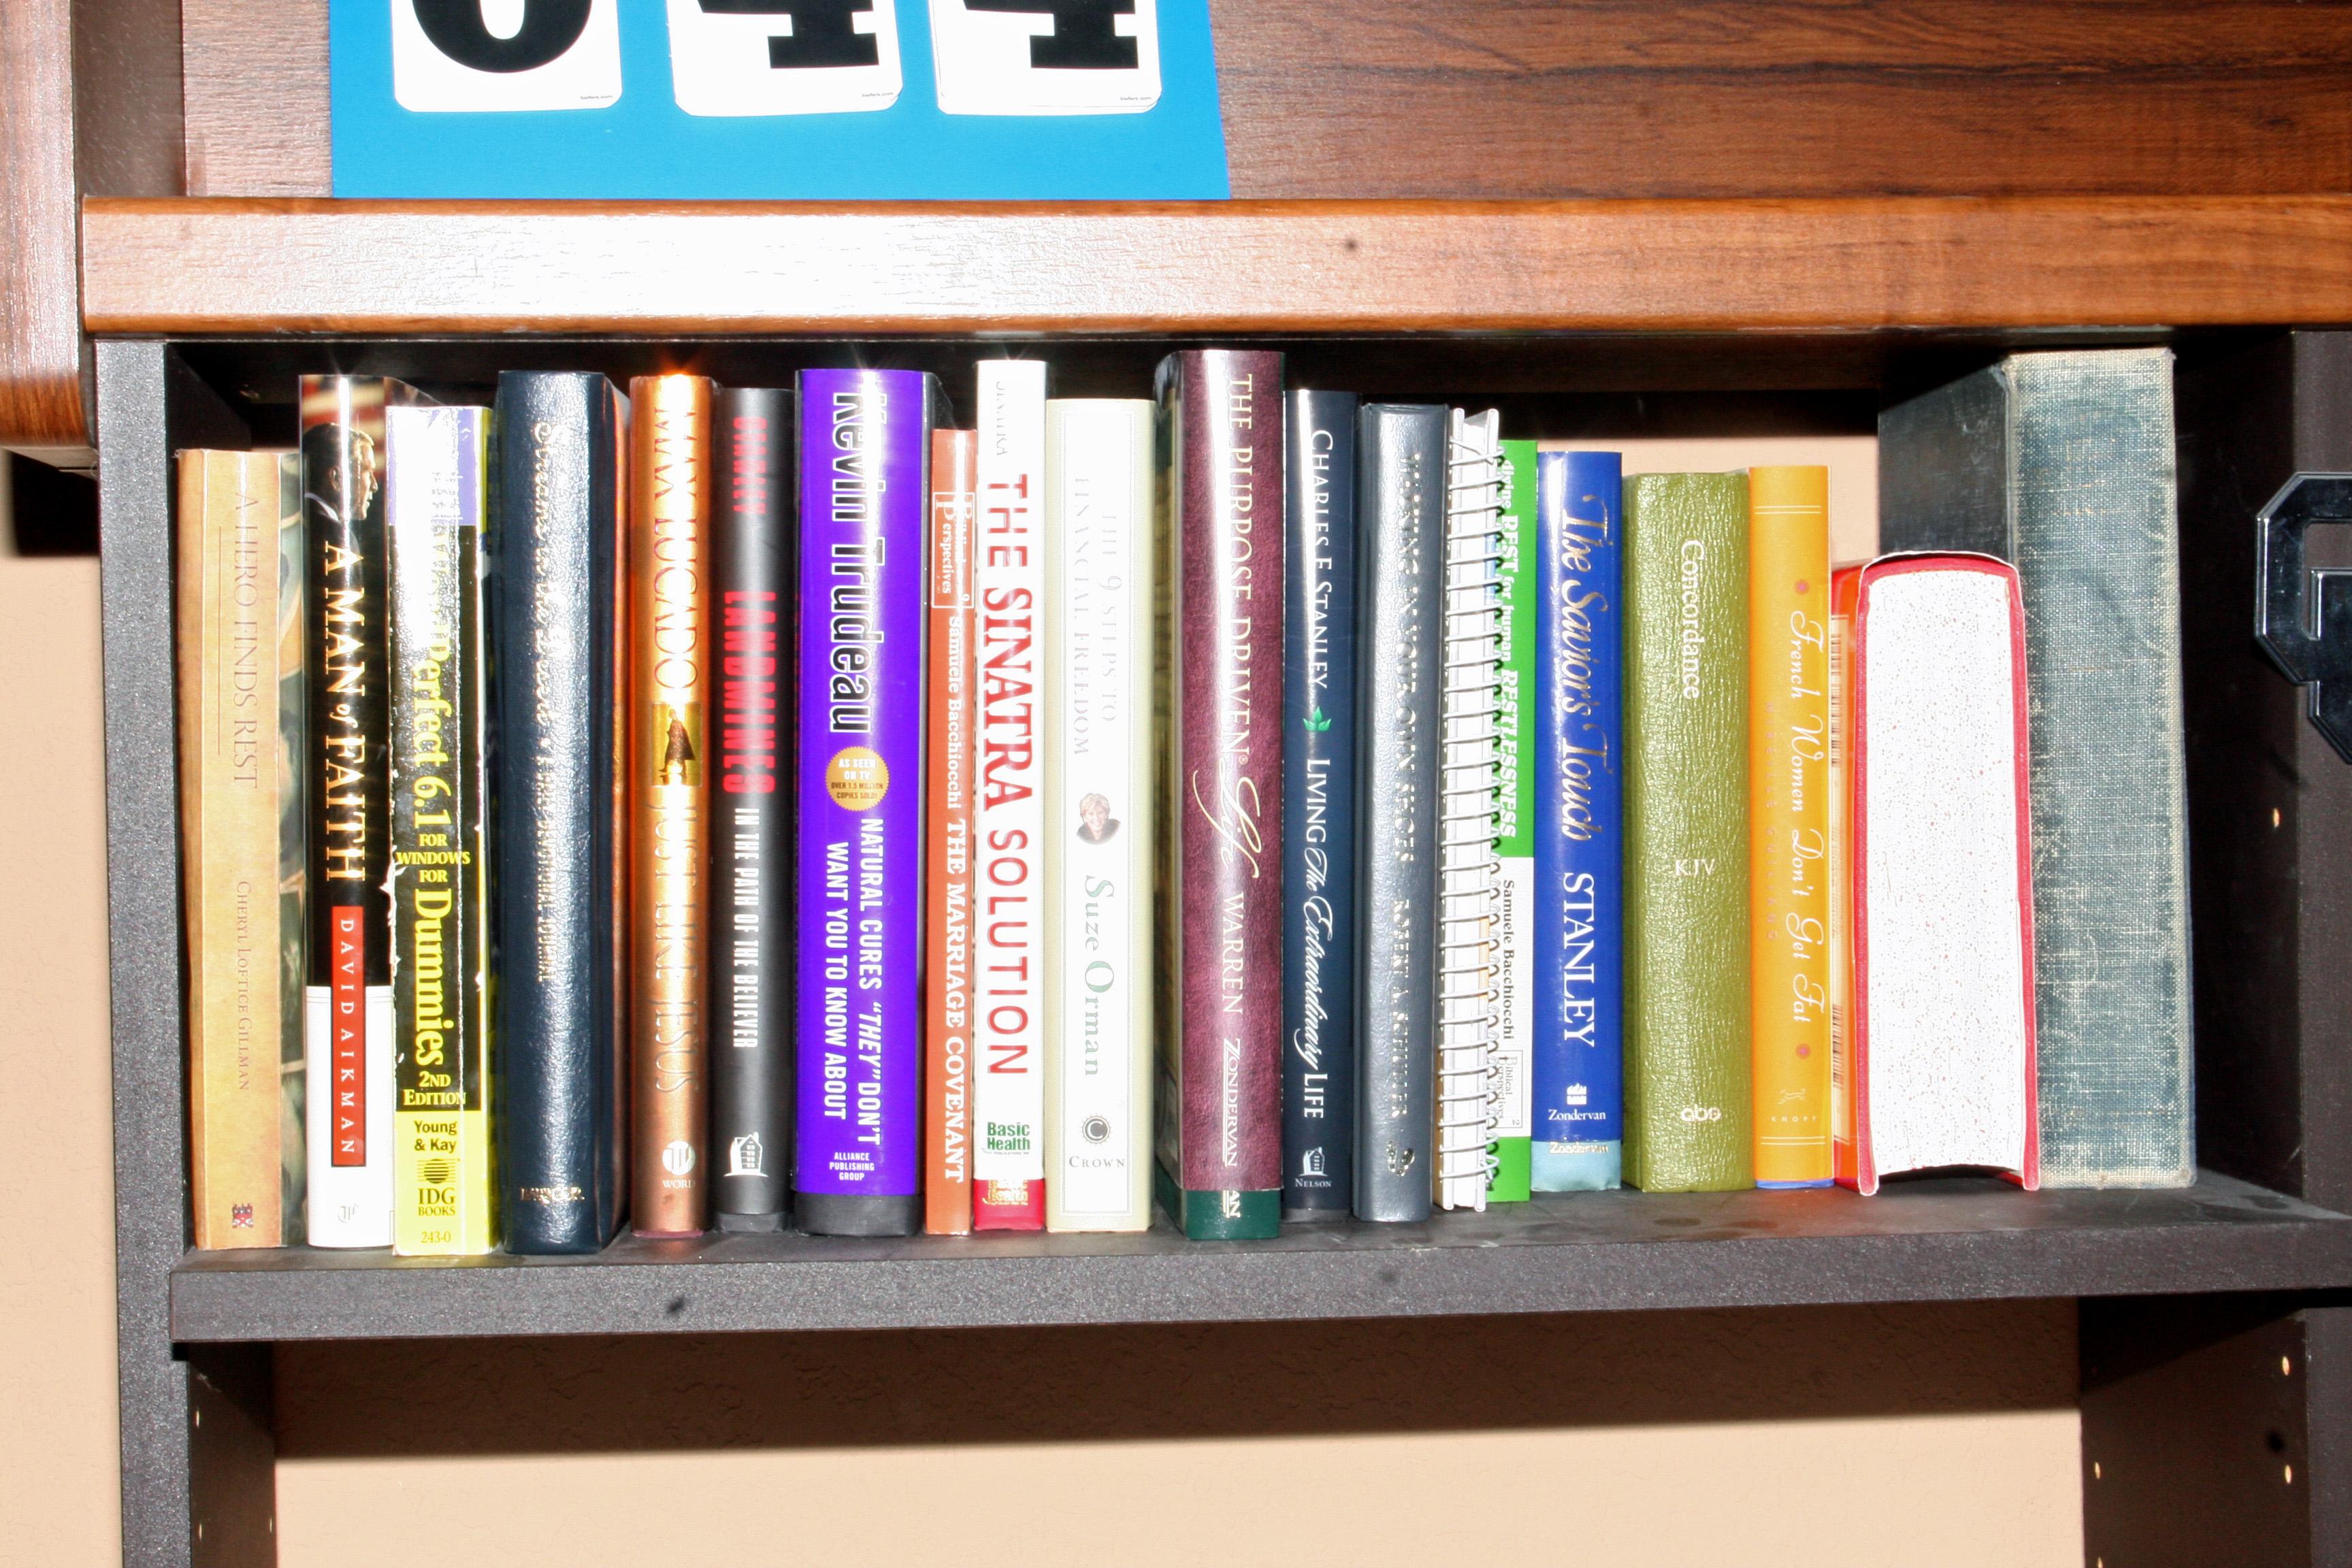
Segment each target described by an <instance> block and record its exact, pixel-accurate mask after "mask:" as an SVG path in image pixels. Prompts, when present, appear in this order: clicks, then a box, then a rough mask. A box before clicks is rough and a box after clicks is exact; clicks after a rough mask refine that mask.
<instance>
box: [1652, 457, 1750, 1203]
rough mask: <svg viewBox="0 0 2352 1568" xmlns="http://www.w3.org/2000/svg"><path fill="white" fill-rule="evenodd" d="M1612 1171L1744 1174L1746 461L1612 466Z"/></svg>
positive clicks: (1687, 1176)
mask: <svg viewBox="0 0 2352 1568" xmlns="http://www.w3.org/2000/svg"><path fill="white" fill-rule="evenodd" d="M1624 593H1625V753H1626V755H1625V763H1626V769H1625V1002H1626V1012H1625V1182H1626V1184H1627V1185H1629V1186H1636V1187H1640V1188H1643V1190H1644V1191H1647V1192H1654V1193H1666V1192H1720V1191H1724V1190H1726V1189H1728V1188H1734V1187H1746V1186H1752V1185H1753V1184H1755V1169H1754V1165H1753V1152H1752V1150H1751V1149H1750V1147H1749V1136H1748V1132H1749V1121H1750V1110H1749V1103H1748V1100H1749V1073H1750V1064H1749V1061H1748V476H1747V475H1745V474H1740V473H1732V474H1641V475H1629V476H1628V477H1627V479H1626V480H1625V589H1624Z"/></svg>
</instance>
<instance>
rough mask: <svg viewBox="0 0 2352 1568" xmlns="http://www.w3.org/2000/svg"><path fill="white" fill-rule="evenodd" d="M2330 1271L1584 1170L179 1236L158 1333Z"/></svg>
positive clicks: (1860, 1288) (1205, 1318) (1934, 1202)
mask: <svg viewBox="0 0 2352 1568" xmlns="http://www.w3.org/2000/svg"><path fill="white" fill-rule="evenodd" d="M2347 1287H2352V1219H2347V1218H2346V1217H2345V1216H2343V1215H2335V1214H2330V1213H2327V1212H2326V1211H2324V1210H2321V1209H2316V1208H2313V1207H2311V1206H2309V1205H2305V1204H2302V1203H2299V1202H2296V1201H2295V1200H2294V1199H2291V1198H2285V1197H2281V1196H2279V1195H2277V1194H2272V1193H2267V1192H2264V1191H2263V1190H2262V1189H2260V1188H2258V1187H2253V1186H2251V1185H2249V1184H2246V1183H2243V1182H2239V1181H2234V1180H2232V1179H2231V1178H2229V1177H2226V1176H2218V1175H2213V1174H2210V1173H2208V1174H2205V1175H2203V1176H2202V1177H2201V1178H2200V1181H2199V1182H2198V1184H2196V1185H2195V1186H2193V1187H2189V1188H2186V1189H2177V1190H2171V1191H2162V1192H2051V1193H2021V1192H2019V1191H2017V1190H2015V1189H2014V1188H2011V1187H2008V1186H2005V1185H2002V1184H2000V1183H1997V1182H1994V1181H1992V1180H1990V1178H1984V1179H1972V1180H1971V1179H1955V1180H1937V1181H1929V1182H1922V1183H1911V1184H1896V1185H1895V1186H1892V1187H1890V1188H1888V1189H1887V1190H1886V1191H1885V1193H1884V1194H1881V1195H1880V1196H1878V1197H1875V1198H1860V1197H1856V1196H1854V1195H1853V1194H1850V1193H1844V1192H1837V1191H1828V1192H1770V1193H1768V1192H1740V1193H1710V1194H1679V1195H1677V1194H1643V1193H1587V1194H1563V1195H1557V1196H1549V1195H1548V1196H1544V1197H1539V1198H1538V1199H1537V1200H1536V1201H1534V1202H1533V1203H1529V1204H1522V1205H1511V1206H1509V1207H1507V1208H1498V1209H1496V1210H1494V1211H1492V1212H1490V1213H1487V1214H1485V1215H1471V1214H1461V1215H1440V1216H1438V1217H1437V1218H1436V1219H1434V1220H1433V1221H1431V1222H1429V1223H1428V1224H1425V1225H1409V1226H1371V1225H1355V1224H1349V1225H1340V1226H1329V1227H1313V1226H1299V1227H1293V1228H1291V1229H1289V1230H1286V1232H1284V1234H1283V1235H1282V1236H1281V1237H1279V1238H1278V1239H1276V1240H1273V1241H1265V1242H1248V1243H1239V1242H1226V1243H1214V1244H1210V1243H1193V1242H1187V1241H1184V1240H1182V1239H1181V1238H1180V1237H1177V1236H1175V1235H1173V1234H1172V1233H1171V1232H1170V1231H1169V1230H1168V1229H1167V1228H1166V1226H1165V1224H1164V1222H1163V1223H1162V1225H1161V1226H1160V1227H1159V1228H1155V1229H1154V1230H1152V1231H1150V1232H1148V1233H1146V1234H1144V1235H1140V1236H1035V1235H1032V1236H983V1237H908V1238H905V1239H898V1240H887V1241H847V1240H837V1239H821V1238H818V1237H803V1236H771V1237H754V1236H740V1235H737V1236H724V1237H719V1236H714V1237H706V1238H704V1239H703V1240H700V1241H694V1242H670V1241H663V1242H653V1241H638V1240H635V1239H630V1238H623V1239H622V1240H621V1241H619V1242H617V1243H615V1244H614V1246H613V1247H609V1248H607V1249H606V1250H605V1251H604V1253H603V1254H602V1255H601V1256H599V1257H595V1258H508V1257H494V1258H478V1259H468V1260H466V1261H463V1262H444V1261H436V1260H432V1259H425V1258H393V1257H392V1256H391V1255H390V1254H389V1253H383V1252H373V1253H334V1252H319V1251H312V1250H310V1249H308V1248H302V1247H295V1248H289V1249H286V1250H283V1251H268V1252H215V1253H192V1254H190V1255H188V1257H187V1258H185V1259H184V1261H183V1262H182V1263H181V1264H180V1266H179V1267H178V1268H175V1269H174V1270H173V1274H172V1280H171V1302H172V1310H171V1317H172V1337H173V1339H175V1340H182V1341H262V1340H273V1341H274V1340H305V1339H345V1340H348V1339H407V1338H432V1337H495V1336H507V1335H534V1334H574V1333H671V1332H711V1331H786V1330H819V1329H851V1328H864V1329H874V1328H959V1327H975V1326H990V1325H1006V1324H1021V1323H1123V1322H1209V1321H1240V1320H1273V1319H1291V1318H1364V1317H1414V1316H1431V1315H1454V1314H1474V1313H1502V1312H1562V1311H1627V1310H1645V1309H1655V1308H1696V1307H1748V1306H1792V1305H1806V1304H1815V1303H1830V1302H1885V1301H1936V1300H1990V1299H1995V1298H2021V1297H2055V1296H2101V1295H2163V1294H2173V1293H2188V1292H2198V1291H2226V1290H2294V1291H2302V1290H2318V1289H2344V1288H2347Z"/></svg>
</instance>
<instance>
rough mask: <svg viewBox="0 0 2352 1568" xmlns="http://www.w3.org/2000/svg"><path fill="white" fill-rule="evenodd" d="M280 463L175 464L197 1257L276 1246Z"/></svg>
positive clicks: (255, 456)
mask: <svg viewBox="0 0 2352 1568" xmlns="http://www.w3.org/2000/svg"><path fill="white" fill-rule="evenodd" d="M293 461H294V459H293V457H292V455H291V454H284V453H278V452H207V451H185V452H182V453H181V454H180V455H179V489H180V529H179V557H180V558H179V573H178V575H179V583H178V594H179V605H180V614H179V637H180V644H179V649H178V662H179V671H178V673H179V684H180V795H181V807H180V828H181V837H182V844H183V846H184V857H183V860H182V866H183V886H182V898H183V902H184V909H185V911H186V920H187V942H188V1149H189V1171H188V1178H189V1206H190V1209H191V1212H192V1215H193V1218H194V1222H195V1245H196V1246H197V1247H200V1248H205V1249H211V1248H215V1247H276V1246H278V1245H279V1243H280V1241H281V1240H282V1239H283V1233H284V1210H283V1205H282V1201H281V1191H280V1185H279V1152H278V1053H279V1048H280V1035H281V1033H282V1028H281V1014H280V993H281V991H282V989H283V988H284V982H285V976H284V975H283V973H282V972H281V968H280V965H279V962H278V960H279V954H280V910H279V902H278V798H279V788H280V779H279V766H278V659H279V657H280V645H279V642H278V571H279V563H278V524H279V494H278V492H279V472H280V469H281V468H283V467H288V466H291V465H292V463H293ZM297 668H299V666H298V667H297ZM296 979H297V981H298V983H299V976H297V977H296Z"/></svg>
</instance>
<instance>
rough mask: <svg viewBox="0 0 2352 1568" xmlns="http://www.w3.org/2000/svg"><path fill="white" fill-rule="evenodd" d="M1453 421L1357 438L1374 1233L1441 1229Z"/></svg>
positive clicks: (1428, 414) (1408, 416) (1367, 1179)
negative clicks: (1443, 736)
mask: <svg viewBox="0 0 2352 1568" xmlns="http://www.w3.org/2000/svg"><path fill="white" fill-rule="evenodd" d="M1445 416H1446V410H1445V409H1444V408H1443V407H1439V406H1434V405H1430V406H1422V405H1391V404H1371V405H1367V406H1366V407H1365V408H1364V410H1363V412H1362V416H1361V421H1360V425H1359V426H1358V438H1357V447H1356V451H1357V476H1358V478H1357V488H1356V504H1357V508H1358V516H1359V518H1360V533H1359V534H1358V548H1359V554H1358V557H1357V576H1356V584H1357V595H1358V596H1357V605H1358V613H1357V622H1356V647H1357V660H1358V662H1357V674H1358V680H1357V688H1356V689H1357V709H1356V712H1357V723H1356V734H1357V743H1358V744H1359V745H1360V747H1361V748H1362V752H1361V756H1360V767H1359V768H1358V770H1357V780H1358V795H1357V803H1358V804H1357V816H1356V821H1357V823H1358V833H1357V837H1356V842H1357V845H1358V847H1359V850H1360V857H1359V859H1358V861H1357V869H1356V888H1357V910H1358V930H1359V931H1360V944H1359V946H1358V950H1357V965H1358V967H1357V971H1356V973H1357V982H1358V986H1359V990H1358V992H1357V999H1358V1000H1357V1013H1356V1048H1357V1058H1356V1096H1357V1098H1356V1215H1357V1217H1358V1218H1360V1219H1375V1220H1419V1219H1427V1218H1428V1217H1429V1210H1430V1198H1431V1191H1432V1189H1431V1185H1430V1167H1431V1162H1432V1160H1433V1159H1434V1157H1435V1155H1434V1151H1433V1142H1434V1140H1435V1135H1436V1133H1435V1122H1434V1120H1433V1116H1434V1108H1433V1102H1432V1099H1431V1095H1432V1089H1433V1083H1432V1079H1433V1074H1434V1072H1435V1070H1436V1055H1435V1053H1436V1011H1435V1003H1436V995H1437V965H1436V949H1437V741H1438V734H1437V723H1438V676H1439V670H1438V644H1439V637H1438V634H1439V630H1440V627H1439V625H1438V621H1439V614H1440V611H1441V610H1442V609H1443V607H1444V606H1443V603H1442V597H1441V596H1442V591H1443V588H1444V564H1445V537H1444V535H1445Z"/></svg>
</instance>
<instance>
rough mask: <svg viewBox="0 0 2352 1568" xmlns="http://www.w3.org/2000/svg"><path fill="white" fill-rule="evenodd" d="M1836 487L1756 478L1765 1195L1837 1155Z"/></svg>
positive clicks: (1752, 741) (1752, 705) (1759, 1139)
mask: <svg viewBox="0 0 2352 1568" xmlns="http://www.w3.org/2000/svg"><path fill="white" fill-rule="evenodd" d="M1829 622H1830V477H1829V470H1828V469H1827V468H1811V467H1798V466H1790V467H1775V468H1751V469H1750V470H1748V825H1749V826H1748V910H1749V911H1750V914H1749V926H1748V975H1749V984H1750V985H1751V986H1752V988H1753V989H1752V993H1751V995H1752V1002H1751V1005H1750V1008H1749V1013H1750V1016H1751V1017H1752V1018H1753V1020H1754V1023H1753V1025H1752V1026H1751V1027H1752V1029H1753V1033H1752V1035H1751V1036H1750V1040H1751V1046H1750V1049H1751V1051H1752V1053H1753V1058H1754V1077H1753V1079H1752V1082H1753V1084H1754V1093H1755V1128H1756V1131H1755V1139H1756V1184H1757V1185H1758V1186H1759V1187H1822V1186H1827V1185H1829V1184H1830V1183H1831V1180H1832V1174H1833V1173H1832V1167H1831V1156H1830V994H1829V981H1830V976H1829V934H1830V933H1829V920H1830V879H1829V835H1830V812H1829V776H1828V774H1829V684H1830V671H1829Z"/></svg>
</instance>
